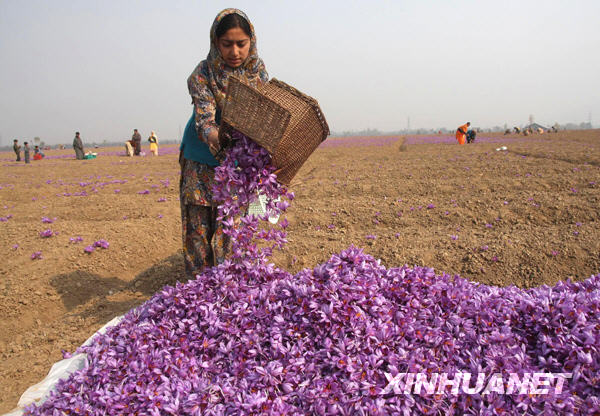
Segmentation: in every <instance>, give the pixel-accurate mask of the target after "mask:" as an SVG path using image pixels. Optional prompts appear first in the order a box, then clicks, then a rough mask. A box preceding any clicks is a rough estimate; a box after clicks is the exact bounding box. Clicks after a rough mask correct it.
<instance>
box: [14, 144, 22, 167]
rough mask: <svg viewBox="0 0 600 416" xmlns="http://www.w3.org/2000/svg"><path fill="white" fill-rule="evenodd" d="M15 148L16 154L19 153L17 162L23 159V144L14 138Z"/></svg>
mask: <svg viewBox="0 0 600 416" xmlns="http://www.w3.org/2000/svg"><path fill="white" fill-rule="evenodd" d="M13 150H14V151H15V154H16V155H17V162H20V161H21V145H20V144H19V141H18V140H17V139H14V140H13Z"/></svg>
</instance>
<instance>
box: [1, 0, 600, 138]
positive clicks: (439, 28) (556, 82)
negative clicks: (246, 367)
mask: <svg viewBox="0 0 600 416" xmlns="http://www.w3.org/2000/svg"><path fill="white" fill-rule="evenodd" d="M226 7H237V8H239V9H241V10H243V11H244V12H246V14H247V15H248V16H249V18H250V20H251V21H252V23H253V24H254V27H255V29H256V33H257V36H258V52H259V55H260V56H261V57H262V58H263V60H264V61H265V64H266V66H267V70H268V72H269V75H270V76H271V77H275V78H278V79H280V80H283V81H285V82H287V83H289V84H291V85H293V86H295V87H296V88H298V89H300V90H301V91H303V92H305V93H306V94H309V95H311V96H313V97H314V98H316V99H317V100H318V101H319V103H320V105H321V108H322V109H323V112H324V114H325V117H326V118H327V121H328V122H329V125H330V127H331V129H332V130H334V131H344V130H362V129H366V128H377V129H379V130H382V131H392V130H400V129H403V128H405V127H406V125H407V118H408V117H410V126H411V128H439V127H446V128H455V127H456V126H458V125H460V124H462V123H464V122H466V121H471V122H472V123H473V125H474V126H480V127H492V126H495V125H500V126H502V125H504V123H507V124H508V125H509V126H512V125H521V124H524V123H526V122H527V120H528V117H529V115H530V114H533V115H534V117H535V121H537V122H539V123H540V124H547V125H549V124H553V123H555V122H558V123H567V122H576V123H580V122H587V121H588V117H589V114H591V117H592V123H593V124H594V125H595V126H597V125H598V124H600V123H598V120H599V119H600V75H599V74H600V53H599V51H600V24H598V19H599V16H600V1H598V0H589V1H588V0H570V1H555V0H536V1H532V0H518V1H512V0H509V1H497V0H494V1H487V0H479V1H476V0H473V1H466V0H465V1H461V0H457V1H451V0H446V1H428V0H410V1H408V0H407V1H366V0H365V1H341V0H340V1H327V0H314V1H313V0H308V1H304V0H303V1H287V0H278V1H275V0H273V1H261V0H254V1H244V0H238V1H231V2H222V1H203V0H189V1H188V0H172V1H167V0H164V1H158V0H0V136H1V143H2V144H3V145H6V144H8V143H9V142H10V143H12V139H13V138H18V139H20V140H24V139H30V140H31V139H32V138H33V137H34V136H39V137H40V138H41V139H42V140H44V141H46V143H70V142H71V141H72V139H73V135H74V132H75V131H77V130H78V131H80V132H81V135H82V137H83V139H84V142H86V141H87V142H91V141H96V142H101V141H102V140H104V139H106V140H109V141H116V140H122V139H125V138H128V137H130V136H131V134H132V130H133V129H134V128H138V129H139V130H140V132H141V133H142V135H143V137H144V138H147V137H148V135H149V133H150V131H151V130H155V131H156V132H157V133H158V136H159V139H160V138H163V139H178V138H179V131H180V130H179V129H180V126H181V129H183V128H184V127H185V123H186V122H187V119H188V118H189V116H190V115H191V111H192V107H191V103H190V97H189V94H188V91H187V83H186V80H187V77H188V76H189V74H190V73H191V72H192V70H193V69H194V67H195V66H196V64H197V63H198V62H200V61H201V60H202V59H205V57H206V55H207V53H208V50H209V46H210V45H209V30H210V26H211V24H212V21H213V19H214V18H215V16H216V14H217V13H218V12H219V11H220V10H222V9H224V8H226Z"/></svg>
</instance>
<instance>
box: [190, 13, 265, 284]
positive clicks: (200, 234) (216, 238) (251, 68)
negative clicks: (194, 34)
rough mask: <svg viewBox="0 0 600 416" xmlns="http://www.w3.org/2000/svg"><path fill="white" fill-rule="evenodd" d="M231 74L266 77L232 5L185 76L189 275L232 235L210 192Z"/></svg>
mask: <svg viewBox="0 0 600 416" xmlns="http://www.w3.org/2000/svg"><path fill="white" fill-rule="evenodd" d="M230 75H235V76H236V77H238V78H241V79H242V80H243V81H244V82H245V83H247V84H249V85H251V86H254V87H256V86H257V85H258V84H260V83H264V82H267V81H268V75H267V71H266V69H265V65H264V63H263V61H262V60H261V59H260V58H259V56H258V52H257V50H256V36H255V34H254V28H253V27H252V24H251V23H250V21H249V20H248V17H247V16H246V15H245V14H244V13H243V12H242V11H240V10H237V9H225V10H223V11H222V12H221V13H219V14H218V15H217V17H216V18H215V20H214V22H213V25H212V27H211V30H210V52H209V53H208V56H207V57H206V59H205V60H203V61H202V62H200V63H199V64H198V66H196V69H194V71H193V72H192V74H191V75H190V77H189V78H188V90H189V92H190V95H191V97H192V104H193V105H194V112H193V114H192V117H191V118H190V120H189V121H188V123H187V125H186V127H185V132H184V135H183V140H182V143H181V148H180V154H179V161H180V164H181V180H180V201H181V223H182V235H183V256H184V261H185V270H186V273H187V274H188V276H189V277H194V276H195V275H196V274H198V273H200V272H201V271H202V270H203V269H204V268H205V267H211V266H213V265H216V264H219V263H222V262H223V261H224V260H225V258H226V257H228V256H229V255H230V254H231V241H230V238H229V237H228V236H227V235H225V234H224V233H223V226H222V224H221V223H220V222H219V221H217V203H216V202H214V201H213V200H212V194H211V186H212V184H213V182H214V175H215V167H216V166H218V165H219V160H218V159H221V155H222V152H220V150H221V148H222V147H223V146H224V145H225V143H221V142H220V140H219V125H220V123H221V111H222V110H223V104H224V103H225V96H226V87H227V78H228V77H229V76H230Z"/></svg>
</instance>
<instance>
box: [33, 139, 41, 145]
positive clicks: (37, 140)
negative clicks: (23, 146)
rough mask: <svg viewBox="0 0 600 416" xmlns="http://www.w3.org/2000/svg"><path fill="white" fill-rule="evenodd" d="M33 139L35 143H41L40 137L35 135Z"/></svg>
mask: <svg viewBox="0 0 600 416" xmlns="http://www.w3.org/2000/svg"><path fill="white" fill-rule="evenodd" d="M33 141H34V143H35V144H37V145H39V144H40V138H39V137H34V138H33Z"/></svg>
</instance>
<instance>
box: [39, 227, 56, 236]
mask: <svg viewBox="0 0 600 416" xmlns="http://www.w3.org/2000/svg"><path fill="white" fill-rule="evenodd" d="M53 235H54V232H53V231H52V230H50V229H48V230H44V231H40V237H42V238H49V237H52V236H53Z"/></svg>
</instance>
